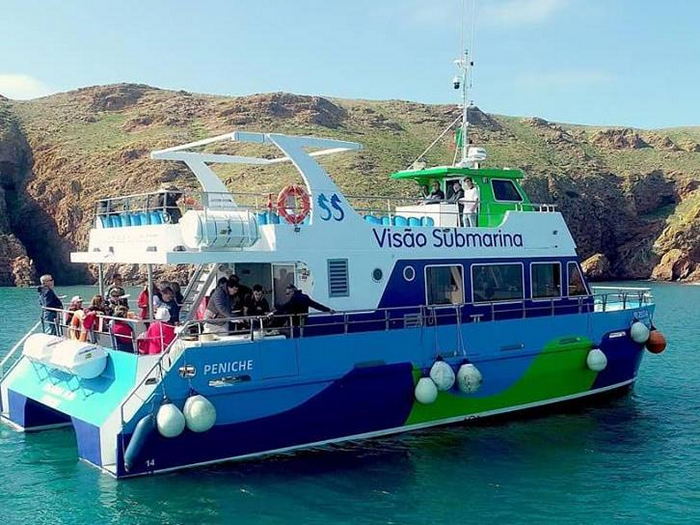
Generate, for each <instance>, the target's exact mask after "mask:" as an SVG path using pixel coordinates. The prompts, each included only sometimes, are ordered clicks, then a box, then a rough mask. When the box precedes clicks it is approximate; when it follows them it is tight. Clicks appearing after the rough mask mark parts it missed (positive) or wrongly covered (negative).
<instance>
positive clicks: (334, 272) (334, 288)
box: [328, 259, 350, 297]
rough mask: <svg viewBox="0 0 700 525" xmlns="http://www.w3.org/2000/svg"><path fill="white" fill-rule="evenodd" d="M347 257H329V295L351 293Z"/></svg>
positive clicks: (340, 295)
mask: <svg viewBox="0 0 700 525" xmlns="http://www.w3.org/2000/svg"><path fill="white" fill-rule="evenodd" d="M349 280H350V279H349V276H348V260H347V259H328V297H347V296H349V295H350V283H349Z"/></svg>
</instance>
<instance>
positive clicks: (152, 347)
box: [138, 307, 175, 354]
mask: <svg viewBox="0 0 700 525" xmlns="http://www.w3.org/2000/svg"><path fill="white" fill-rule="evenodd" d="M155 318H156V321H155V322H154V323H151V325H150V326H149V327H148V330H146V331H145V332H144V333H143V334H142V335H141V336H139V343H138V346H139V354H160V353H161V352H162V351H163V350H165V349H166V348H167V347H168V345H169V344H170V343H171V342H172V341H173V339H175V327H174V326H173V325H171V324H167V323H166V322H165V321H167V320H168V319H170V311H169V310H168V309H167V308H165V307H160V308H158V309H157V310H156V313H155Z"/></svg>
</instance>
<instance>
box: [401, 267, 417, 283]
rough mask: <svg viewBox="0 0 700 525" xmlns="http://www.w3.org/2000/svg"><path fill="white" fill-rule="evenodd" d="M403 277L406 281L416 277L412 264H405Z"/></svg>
mask: <svg viewBox="0 0 700 525" xmlns="http://www.w3.org/2000/svg"><path fill="white" fill-rule="evenodd" d="M403 278H404V279H406V280H407V281H412V280H413V279H415V278H416V271H415V270H414V269H413V266H406V267H405V268H404V269H403Z"/></svg>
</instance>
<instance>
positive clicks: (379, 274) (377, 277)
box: [372, 268, 384, 282]
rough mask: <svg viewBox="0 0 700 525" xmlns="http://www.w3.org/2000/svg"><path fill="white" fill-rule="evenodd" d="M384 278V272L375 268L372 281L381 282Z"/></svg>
mask: <svg viewBox="0 0 700 525" xmlns="http://www.w3.org/2000/svg"><path fill="white" fill-rule="evenodd" d="M382 277H384V272H382V269H381V268H375V269H374V270H372V279H373V280H374V281H375V282H379V281H381V280H382Z"/></svg>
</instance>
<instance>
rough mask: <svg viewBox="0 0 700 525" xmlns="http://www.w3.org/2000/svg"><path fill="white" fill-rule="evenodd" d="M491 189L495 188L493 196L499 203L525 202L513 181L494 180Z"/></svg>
mask: <svg viewBox="0 0 700 525" xmlns="http://www.w3.org/2000/svg"><path fill="white" fill-rule="evenodd" d="M491 187H492V188H493V196H494V198H495V199H496V200H497V201H514V202H520V201H522V200H523V198H522V196H521V195H520V193H518V189H517V188H516V187H515V184H513V181H512V180H502V179H493V180H492V181H491Z"/></svg>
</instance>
